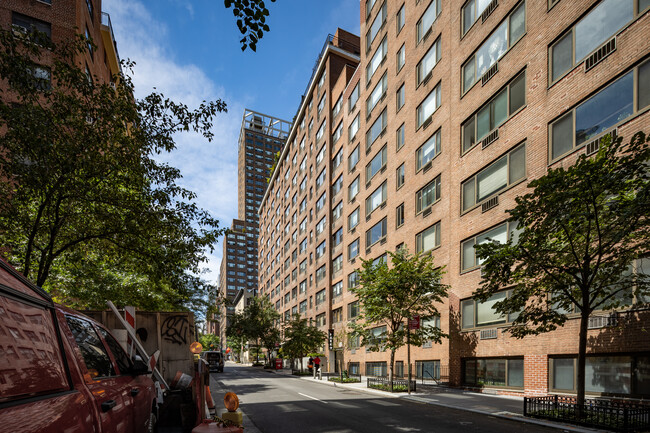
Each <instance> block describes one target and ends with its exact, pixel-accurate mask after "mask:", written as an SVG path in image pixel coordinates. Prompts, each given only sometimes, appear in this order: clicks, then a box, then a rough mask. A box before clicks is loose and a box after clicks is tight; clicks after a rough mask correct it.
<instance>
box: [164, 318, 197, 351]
mask: <svg viewBox="0 0 650 433" xmlns="http://www.w3.org/2000/svg"><path fill="white" fill-rule="evenodd" d="M189 330H190V325H189V322H188V321H187V316H185V315H178V316H169V317H167V318H166V319H165V321H164V322H163V323H162V330H161V333H162V338H163V339H164V340H166V341H169V342H171V343H173V344H178V345H183V344H187V337H188V334H189Z"/></svg>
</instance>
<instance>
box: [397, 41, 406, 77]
mask: <svg viewBox="0 0 650 433" xmlns="http://www.w3.org/2000/svg"><path fill="white" fill-rule="evenodd" d="M396 63H397V72H398V73H399V71H401V70H402V68H403V67H404V63H406V49H405V48H404V44H402V46H401V47H400V49H399V51H397V61H396Z"/></svg>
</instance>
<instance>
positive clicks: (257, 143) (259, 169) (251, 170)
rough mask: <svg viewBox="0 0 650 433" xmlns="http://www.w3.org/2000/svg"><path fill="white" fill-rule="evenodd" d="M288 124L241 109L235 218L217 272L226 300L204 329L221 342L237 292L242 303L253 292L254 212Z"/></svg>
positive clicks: (256, 234)
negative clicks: (217, 335) (218, 337)
mask: <svg viewBox="0 0 650 433" xmlns="http://www.w3.org/2000/svg"><path fill="white" fill-rule="evenodd" d="M290 127H291V123H289V122H287V121H285V120H281V119H278V118H276V117H272V116H267V115H265V114H261V113H257V112H255V111H252V110H248V109H245V110H244V117H243V119H242V125H241V130H240V133H239V153H238V158H237V173H238V174H237V179H238V182H237V183H238V194H237V199H238V200H237V209H238V219H235V220H233V222H232V225H231V226H230V230H229V232H228V233H227V234H226V236H225V239H224V242H223V257H222V259H221V269H220V274H219V294H220V298H223V299H225V301H226V302H225V304H223V305H222V306H221V307H220V311H221V313H220V314H219V316H218V317H216V318H213V319H215V320H213V321H211V323H210V321H209V323H208V330H211V331H213V332H214V333H215V334H219V336H220V338H221V341H222V342H225V341H226V336H225V333H226V327H227V323H228V322H227V320H228V317H230V316H231V315H232V314H233V313H234V312H235V304H234V300H235V298H236V297H238V293H239V292H243V294H241V295H239V298H242V297H243V298H244V302H245V301H246V300H247V299H248V298H249V297H251V296H255V295H256V294H257V236H258V232H259V230H258V227H259V226H258V220H259V216H258V213H257V211H258V209H259V206H260V203H261V201H262V197H263V196H264V192H265V191H266V187H267V185H268V183H267V182H268V178H269V170H270V168H271V166H272V165H273V163H274V161H275V159H276V155H277V154H278V153H279V152H281V151H282V148H283V146H284V143H285V140H286V138H287V134H288V131H289V128H290ZM224 320H225V322H223V321H224ZM218 325H219V326H218Z"/></svg>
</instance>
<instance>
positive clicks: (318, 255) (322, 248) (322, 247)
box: [316, 241, 326, 259]
mask: <svg viewBox="0 0 650 433" xmlns="http://www.w3.org/2000/svg"><path fill="white" fill-rule="evenodd" d="M325 244H326V242H325V241H323V242H321V243H320V244H319V245H318V246H317V247H316V259H320V258H321V257H322V256H323V254H325V248H326V247H325Z"/></svg>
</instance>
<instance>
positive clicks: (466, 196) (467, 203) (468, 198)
mask: <svg viewBox="0 0 650 433" xmlns="http://www.w3.org/2000/svg"><path fill="white" fill-rule="evenodd" d="M474 185H475V182H474V179H472V180H470V181H468V182H466V183H464V184H463V210H466V209H469V208H471V207H472V206H474V204H476V191H475V188H474Z"/></svg>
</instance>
